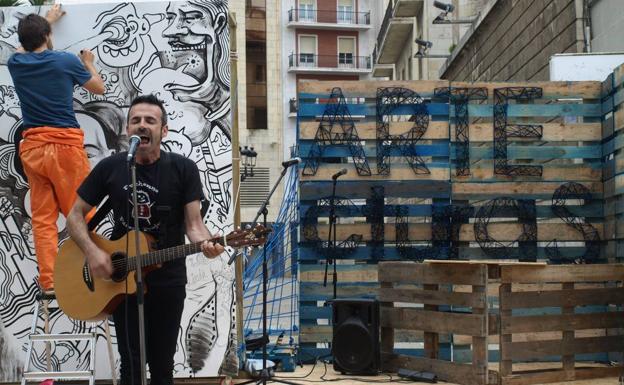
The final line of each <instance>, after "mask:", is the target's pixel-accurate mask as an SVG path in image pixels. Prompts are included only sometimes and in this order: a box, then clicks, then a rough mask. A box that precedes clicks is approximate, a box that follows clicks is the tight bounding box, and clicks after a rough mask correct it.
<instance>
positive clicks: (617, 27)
mask: <svg viewBox="0 0 624 385" xmlns="http://www.w3.org/2000/svg"><path fill="white" fill-rule="evenodd" d="M590 15H591V32H592V40H591V46H592V47H591V49H592V52H624V39H622V38H621V36H622V31H624V1H622V0H594V1H593V2H592V6H591V9H590Z"/></svg>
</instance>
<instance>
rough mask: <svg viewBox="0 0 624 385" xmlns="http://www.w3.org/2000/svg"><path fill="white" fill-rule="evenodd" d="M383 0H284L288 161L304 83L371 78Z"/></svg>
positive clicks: (283, 60)
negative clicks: (376, 9) (375, 7)
mask: <svg viewBox="0 0 624 385" xmlns="http://www.w3.org/2000/svg"><path fill="white" fill-rule="evenodd" d="M377 1H378V0H285V1H283V2H282V12H281V24H282V27H281V30H282V47H281V55H282V57H281V66H282V84H281V85H282V89H283V100H282V102H281V105H282V109H283V111H286V112H287V113H285V114H284V116H283V127H284V157H286V158H287V157H289V156H290V151H291V147H292V146H293V145H295V143H296V123H297V84H298V82H299V81H300V80H304V79H311V80H329V81H341V80H363V79H369V78H370V77H371V73H372V69H373V63H372V56H371V54H372V51H373V47H374V41H375V32H374V30H375V26H374V25H373V22H372V19H373V18H372V16H373V15H372V13H371V4H375V3H376V2H377Z"/></svg>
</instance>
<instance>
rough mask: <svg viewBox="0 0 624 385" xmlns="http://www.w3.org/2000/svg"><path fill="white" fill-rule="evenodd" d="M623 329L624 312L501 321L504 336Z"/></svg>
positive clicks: (519, 317)
mask: <svg viewBox="0 0 624 385" xmlns="http://www.w3.org/2000/svg"><path fill="white" fill-rule="evenodd" d="M622 327H624V312H607V313H587V314H565V313H564V314H553V315H541V316H513V317H505V318H504V319H502V320H501V330H502V332H503V333H504V334H510V333H530V332H533V333H536V332H547V331H555V330H581V329H600V328H622Z"/></svg>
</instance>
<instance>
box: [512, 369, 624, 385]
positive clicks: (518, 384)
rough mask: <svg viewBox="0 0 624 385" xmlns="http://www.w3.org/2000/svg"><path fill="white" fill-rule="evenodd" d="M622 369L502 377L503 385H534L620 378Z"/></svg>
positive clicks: (520, 374)
mask: <svg viewBox="0 0 624 385" xmlns="http://www.w3.org/2000/svg"><path fill="white" fill-rule="evenodd" d="M622 372H623V370H622V367H599V368H576V369H575V370H574V373H573V374H572V375H571V374H570V373H569V372H566V371H564V370H549V371H533V372H524V373H518V374H514V375H509V376H505V377H503V376H501V385H532V384H547V383H552V382H563V381H574V380H588V379H594V378H605V377H618V376H619V375H620V374H621V373H622Z"/></svg>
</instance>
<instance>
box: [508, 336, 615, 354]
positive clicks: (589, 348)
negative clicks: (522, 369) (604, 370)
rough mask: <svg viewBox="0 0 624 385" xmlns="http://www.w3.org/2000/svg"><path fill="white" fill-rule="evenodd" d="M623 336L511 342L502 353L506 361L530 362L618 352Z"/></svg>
mask: <svg viewBox="0 0 624 385" xmlns="http://www.w3.org/2000/svg"><path fill="white" fill-rule="evenodd" d="M622 344H624V337H623V336H618V337H615V336H608V337H589V338H574V339H572V340H571V341H566V340H563V341H561V340H558V341H531V342H511V343H510V344H509V350H506V351H502V352H501V357H502V359H504V360H528V359H535V358H542V357H549V356H563V355H569V354H588V353H599V352H617V351H621V350H622Z"/></svg>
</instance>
